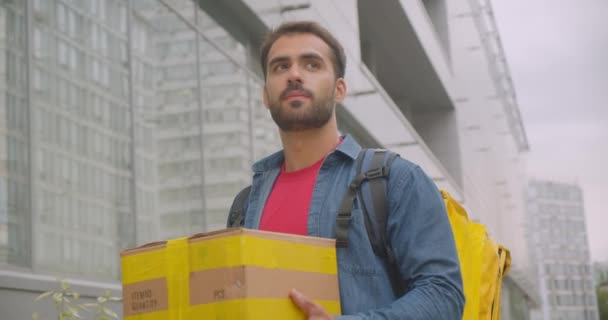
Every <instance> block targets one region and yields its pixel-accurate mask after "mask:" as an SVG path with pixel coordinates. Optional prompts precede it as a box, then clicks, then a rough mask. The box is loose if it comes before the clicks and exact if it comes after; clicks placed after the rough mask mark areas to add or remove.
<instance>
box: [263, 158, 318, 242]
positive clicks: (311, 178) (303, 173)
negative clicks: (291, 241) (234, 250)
mask: <svg viewBox="0 0 608 320" xmlns="http://www.w3.org/2000/svg"><path fill="white" fill-rule="evenodd" d="M323 160H325V158H321V160H319V161H317V163H315V164H313V165H312V166H310V167H307V168H304V169H302V170H298V171H292V172H285V164H283V166H282V167H281V173H280V174H279V176H278V177H277V181H276V182H275V184H274V187H273V188H272V192H271V193H270V196H269V197H268V201H267V202H266V207H264V213H263V214H262V220H261V221H260V229H261V230H267V231H274V232H283V233H291V234H301V235H306V234H307V233H308V231H307V229H308V228H307V221H308V210H309V209H310V199H311V198H312V191H313V189H314V187H315V182H316V181H317V175H318V174H319V169H320V168H321V165H322V164H323Z"/></svg>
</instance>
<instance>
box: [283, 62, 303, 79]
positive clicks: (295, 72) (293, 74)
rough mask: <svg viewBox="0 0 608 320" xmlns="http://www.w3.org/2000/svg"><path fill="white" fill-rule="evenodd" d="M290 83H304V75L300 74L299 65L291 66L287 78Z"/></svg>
mask: <svg viewBox="0 0 608 320" xmlns="http://www.w3.org/2000/svg"><path fill="white" fill-rule="evenodd" d="M287 81H288V82H289V83H292V82H300V83H302V73H301V72H300V68H299V67H298V66H297V65H293V66H291V68H289V76H288V78H287Z"/></svg>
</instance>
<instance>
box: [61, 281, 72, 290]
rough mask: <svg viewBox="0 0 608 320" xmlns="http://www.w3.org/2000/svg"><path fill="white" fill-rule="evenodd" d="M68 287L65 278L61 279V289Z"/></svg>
mask: <svg viewBox="0 0 608 320" xmlns="http://www.w3.org/2000/svg"><path fill="white" fill-rule="evenodd" d="M69 287H70V285H69V284H68V282H67V281H66V280H65V279H64V280H61V289H63V290H67V289H68V288H69Z"/></svg>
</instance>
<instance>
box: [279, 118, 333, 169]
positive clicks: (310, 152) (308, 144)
mask: <svg viewBox="0 0 608 320" xmlns="http://www.w3.org/2000/svg"><path fill="white" fill-rule="evenodd" d="M281 140H282V142H283V152H284V153H285V171H287V172H291V171H297V170H301V169H304V168H307V167H309V166H311V165H313V164H315V163H316V162H317V161H319V160H320V159H321V158H323V157H325V156H327V154H329V153H330V152H331V151H332V150H334V149H335V148H336V146H337V145H338V143H339V142H340V136H339V135H338V130H337V128H336V127H335V126H331V125H330V126H327V127H323V128H320V129H311V130H303V131H292V132H283V131H281Z"/></svg>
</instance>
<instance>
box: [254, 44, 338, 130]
mask: <svg viewBox="0 0 608 320" xmlns="http://www.w3.org/2000/svg"><path fill="white" fill-rule="evenodd" d="M331 57H332V52H331V49H330V48H329V46H328V45H327V44H326V43H325V42H324V41H323V40H322V39H321V38H319V37H317V36H315V35H313V34H308V33H301V34H300V33H298V34H291V35H285V36H282V37H280V38H279V39H278V40H277V41H276V42H275V43H274V44H273V45H272V47H271V48H270V51H269V53H268V62H267V74H266V85H265V87H264V104H266V107H267V108H268V109H269V110H270V113H271V115H272V118H273V119H274V121H275V122H276V124H277V125H278V126H279V128H281V130H283V131H299V130H306V129H314V128H321V127H323V126H324V125H325V124H327V123H328V122H329V120H330V119H332V117H333V114H334V106H335V104H336V103H339V102H341V101H342V100H343V99H344V95H345V93H346V86H345V83H344V79H341V78H340V79H338V80H336V78H335V71H334V68H333V64H332V59H331Z"/></svg>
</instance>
